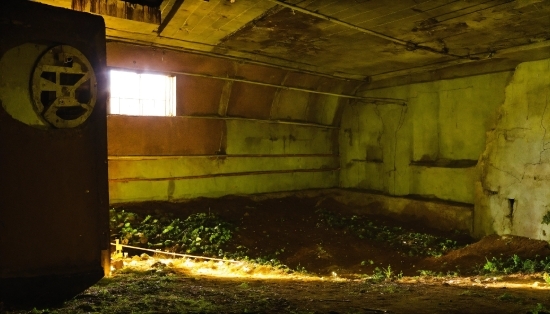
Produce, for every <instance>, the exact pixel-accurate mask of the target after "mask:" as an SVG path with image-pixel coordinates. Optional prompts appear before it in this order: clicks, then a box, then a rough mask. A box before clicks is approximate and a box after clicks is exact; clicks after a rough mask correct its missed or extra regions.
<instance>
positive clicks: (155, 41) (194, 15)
mask: <svg viewBox="0 0 550 314" xmlns="http://www.w3.org/2000/svg"><path fill="white" fill-rule="evenodd" d="M39 1H40V2H44V3H49V4H52V5H56V6H62V7H67V8H71V7H74V5H73V3H72V2H73V1H74V2H81V3H82V2H84V3H88V4H89V3H95V2H100V1H103V2H107V3H116V2H121V0H39ZM129 1H130V2H134V3H137V2H140V1H141V2H140V3H144V2H143V1H145V2H147V1H159V0H129ZM159 3H160V2H159ZM132 5H133V6H137V4H132ZM156 9H158V10H160V13H161V18H160V22H158V23H146V22H140V21H135V20H130V19H126V18H121V17H114V16H109V15H104V17H105V21H106V25H107V36H108V39H109V40H117V41H124V42H134V43H138V44H146V45H153V46H158V47H166V48H174V49H186V50H195V51H200V52H203V53H209V54H216V55H223V56H229V57H234V58H239V59H243V60H253V61H257V62H262V63H266V64H271V65H277V66H282V67H288V68H292V69H298V70H302V71H309V72H314V73H320V74H324V75H330V76H336V77H342V78H348V79H357V80H373V79H382V78H387V77H391V76H399V75H403V74H407V73H408V74H410V73H414V71H422V69H424V70H425V71H427V70H430V69H437V68H439V67H444V66H448V65H450V64H461V63H472V62H473V63H475V62H483V61H487V60H490V59H495V60H498V59H505V58H512V59H513V58H520V57H518V56H517V55H518V52H525V51H530V50H533V51H534V53H531V54H526V53H523V54H521V58H523V59H526V58H527V59H528V58H529V56H532V58H544V57H545V56H546V57H550V48H549V47H550V1H548V0H287V1H279V0H209V1H205V0H164V1H162V3H160V5H159V6H158V7H156ZM102 15H103V14H102ZM153 22H154V21H153ZM523 59H522V60H523Z"/></svg>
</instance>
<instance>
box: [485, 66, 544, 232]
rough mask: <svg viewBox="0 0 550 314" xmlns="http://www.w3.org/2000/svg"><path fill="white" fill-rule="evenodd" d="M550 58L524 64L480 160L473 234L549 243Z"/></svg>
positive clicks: (519, 70)
mask: <svg viewBox="0 0 550 314" xmlns="http://www.w3.org/2000/svg"><path fill="white" fill-rule="evenodd" d="M549 104H550V59H546V60H542V61H534V62H526V63H522V64H520V65H519V66H518V67H517V68H516V71H515V73H514V77H513V79H512V81H511V82H510V84H509V85H508V86H507V88H506V99H505V101H504V102H503V105H502V107H501V108H500V111H499V115H498V120H497V123H496V126H495V128H494V129H493V130H491V131H490V132H488V134H487V146H486V149H485V151H484V153H483V155H482V157H481V158H480V163H479V165H478V168H479V174H480V175H479V178H478V180H477V182H476V185H475V188H476V207H475V220H474V221H475V225H474V231H475V234H476V235H478V236H481V235H484V234H489V233H500V234H502V233H511V234H515V235H521V236H527V237H531V238H537V239H544V240H548V238H549V237H550V227H549V226H548V225H544V224H541V222H542V218H543V216H544V215H545V214H546V213H547V212H548V211H549V210H550V193H549V191H550V150H549V148H550V132H548V131H549V130H550V110H549V109H550V108H548V105H549Z"/></svg>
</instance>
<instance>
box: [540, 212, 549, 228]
mask: <svg viewBox="0 0 550 314" xmlns="http://www.w3.org/2000/svg"><path fill="white" fill-rule="evenodd" d="M541 223H542V224H545V225H550V210H549V211H547V212H546V214H545V215H544V216H543V217H542V222H541Z"/></svg>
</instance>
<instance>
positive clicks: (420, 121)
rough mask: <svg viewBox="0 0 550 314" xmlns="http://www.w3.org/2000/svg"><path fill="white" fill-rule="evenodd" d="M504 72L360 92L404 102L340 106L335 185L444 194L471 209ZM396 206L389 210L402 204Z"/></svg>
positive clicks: (394, 192) (412, 194)
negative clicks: (338, 182)
mask: <svg viewBox="0 0 550 314" xmlns="http://www.w3.org/2000/svg"><path fill="white" fill-rule="evenodd" d="M511 76H512V73H511V72H501V73H494V74H487V75H479V76H472V77H466V78H459V79H453V80H442V81H434V82H429V83H419V84H410V85H403V86H396V87H391V88H384V89H377V90H367V91H364V92H362V95H364V96H371V97H390V98H399V99H404V100H405V101H406V102H407V106H400V105H397V104H375V103H372V104H367V103H355V104H352V105H349V106H347V107H346V108H345V109H344V112H343V115H342V124H341V129H340V156H341V168H342V169H341V173H340V186H341V187H344V188H355V189H363V190H371V191H376V192H381V193H383V194H385V195H391V196H403V197H422V198H425V199H430V198H432V199H437V200H444V201H448V202H451V203H453V204H462V205H461V206H462V207H463V208H464V209H465V210H467V211H469V212H470V213H471V212H472V210H473V204H474V200H475V189H474V182H475V180H476V178H477V176H478V175H477V170H476V164H477V160H478V158H479V156H480V155H481V153H482V152H483V151H484V149H485V140H486V135H485V133H486V132H487V131H488V130H490V129H491V127H492V126H493V125H494V123H495V120H496V117H497V109H498V108H499V107H500V106H501V104H502V103H503V102H504V95H505V94H504V89H505V87H506V85H507V83H508V81H509V80H510V78H511ZM396 204H397V203H396ZM392 206H393V205H392ZM457 206H458V205H457ZM397 207H399V206H398V204H397V205H395V206H393V211H394V212H399V211H400V210H401V211H406V208H404V207H403V208H401V209H398V208H397ZM436 207H437V206H436ZM434 208H435V207H434ZM434 212H435V211H434ZM470 217H471V215H470ZM468 229H470V231H471V227H470V228H468Z"/></svg>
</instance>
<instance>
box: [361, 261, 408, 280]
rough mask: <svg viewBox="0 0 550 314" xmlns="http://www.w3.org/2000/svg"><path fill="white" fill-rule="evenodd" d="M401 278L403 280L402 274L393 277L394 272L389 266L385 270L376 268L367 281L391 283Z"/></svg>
mask: <svg viewBox="0 0 550 314" xmlns="http://www.w3.org/2000/svg"><path fill="white" fill-rule="evenodd" d="M401 278H403V272H400V273H399V274H397V275H395V274H394V271H393V270H392V269H391V265H388V267H387V268H384V267H382V268H379V267H376V268H375V269H374V271H373V273H372V276H370V277H369V279H370V280H371V281H374V282H381V281H391V280H394V279H401Z"/></svg>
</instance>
